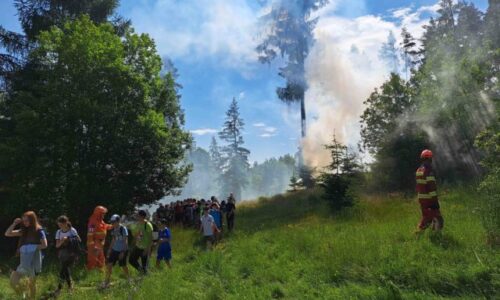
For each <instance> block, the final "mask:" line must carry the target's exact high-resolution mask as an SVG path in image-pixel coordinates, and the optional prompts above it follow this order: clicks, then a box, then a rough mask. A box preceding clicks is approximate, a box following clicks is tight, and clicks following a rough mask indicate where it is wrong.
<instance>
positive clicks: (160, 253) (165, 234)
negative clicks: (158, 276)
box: [156, 219, 172, 268]
mask: <svg viewBox="0 0 500 300" xmlns="http://www.w3.org/2000/svg"><path fill="white" fill-rule="evenodd" d="M167 223H168V221H167V220H166V219H161V221H160V228H159V230H158V250H157V256H156V267H158V268H159V267H160V264H161V261H162V260H164V261H165V263H166V264H167V266H168V267H169V268H171V267H172V265H171V264H170V260H171V259H172V247H171V246H170V238H171V235H170V229H168V227H167Z"/></svg>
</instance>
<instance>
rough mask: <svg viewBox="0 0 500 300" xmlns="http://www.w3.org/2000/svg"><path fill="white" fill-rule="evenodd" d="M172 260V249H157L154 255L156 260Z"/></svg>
mask: <svg viewBox="0 0 500 300" xmlns="http://www.w3.org/2000/svg"><path fill="white" fill-rule="evenodd" d="M171 259H172V249H171V248H170V247H161V246H160V247H158V251H157V253H156V260H171Z"/></svg>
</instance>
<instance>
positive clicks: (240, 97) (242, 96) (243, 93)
mask: <svg viewBox="0 0 500 300" xmlns="http://www.w3.org/2000/svg"><path fill="white" fill-rule="evenodd" d="M243 99H245V92H240V94H239V95H238V100H243Z"/></svg>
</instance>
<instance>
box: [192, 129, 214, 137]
mask: <svg viewBox="0 0 500 300" xmlns="http://www.w3.org/2000/svg"><path fill="white" fill-rule="evenodd" d="M217 131H218V130H217V129H214V128H199V129H193V130H191V131H190V132H191V133H192V134H194V135H207V134H214V133H216V132H217Z"/></svg>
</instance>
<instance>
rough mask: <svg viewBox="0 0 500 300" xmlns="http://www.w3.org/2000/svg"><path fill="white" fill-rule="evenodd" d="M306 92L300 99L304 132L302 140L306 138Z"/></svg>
mask: <svg viewBox="0 0 500 300" xmlns="http://www.w3.org/2000/svg"><path fill="white" fill-rule="evenodd" d="M304 98H305V97H304V92H302V95H301V97H300V122H301V123H300V125H301V130H302V138H304V137H306V103H305V101H304Z"/></svg>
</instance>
